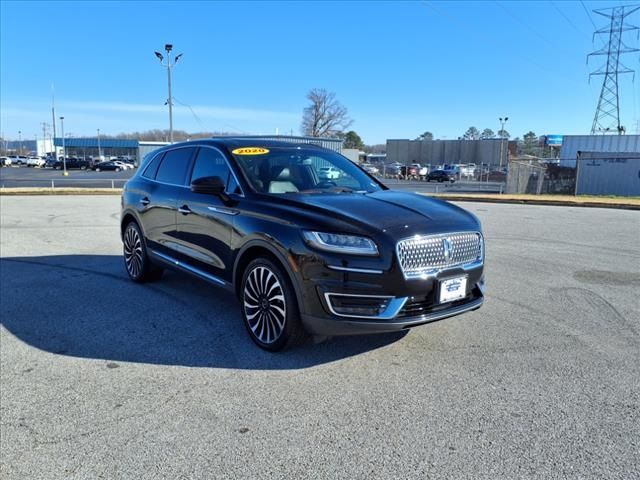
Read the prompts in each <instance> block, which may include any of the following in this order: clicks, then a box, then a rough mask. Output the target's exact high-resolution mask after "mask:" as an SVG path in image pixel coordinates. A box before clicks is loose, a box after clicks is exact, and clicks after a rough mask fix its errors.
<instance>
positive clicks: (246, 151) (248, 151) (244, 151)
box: [231, 147, 269, 155]
mask: <svg viewBox="0 0 640 480" xmlns="http://www.w3.org/2000/svg"><path fill="white" fill-rule="evenodd" d="M231 153H233V154H234V155H264V154H265V153H269V150H268V149H266V148H262V147H242V148H236V149H235V150H233V151H232V152H231Z"/></svg>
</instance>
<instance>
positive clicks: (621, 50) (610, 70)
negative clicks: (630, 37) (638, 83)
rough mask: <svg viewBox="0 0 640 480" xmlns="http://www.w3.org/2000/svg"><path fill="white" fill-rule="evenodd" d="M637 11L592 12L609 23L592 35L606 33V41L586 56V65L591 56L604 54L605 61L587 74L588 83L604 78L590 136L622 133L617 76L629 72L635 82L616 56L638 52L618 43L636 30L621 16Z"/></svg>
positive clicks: (629, 7)
mask: <svg viewBox="0 0 640 480" xmlns="http://www.w3.org/2000/svg"><path fill="white" fill-rule="evenodd" d="M638 9H640V5H627V6H623V7H611V8H603V9H600V10H594V11H593V12H594V13H597V14H598V15H602V16H603V17H606V18H608V19H609V20H610V22H609V25H608V26H606V27H604V28H601V29H599V30H596V31H595V32H594V33H593V36H594V38H595V36H596V35H601V34H609V42H608V43H607V44H605V45H603V47H602V48H601V49H600V50H597V51H595V52H592V53H590V54H589V55H587V62H588V61H589V57H590V56H591V55H606V56H607V62H606V64H605V65H603V66H602V67H600V68H599V69H598V70H596V71H594V72H592V73H591V74H589V80H591V76H592V75H604V81H603V82H602V90H601V91H600V98H599V100H598V107H597V108H596V115H595V117H594V118H593V125H592V127H591V134H592V135H593V134H595V133H607V132H611V133H613V132H617V133H618V134H619V135H621V134H622V133H624V131H625V129H624V127H623V126H622V125H620V97H619V95H618V75H619V74H624V73H633V74H634V81H635V71H634V70H632V69H630V68H627V67H625V66H624V65H623V64H622V63H621V62H620V56H621V55H623V54H625V53H633V52H638V51H640V49H637V48H630V47H628V46H627V45H625V43H624V42H623V40H622V36H623V33H624V32H628V31H632V30H636V31H638V30H639V28H638V27H636V26H634V25H631V24H628V23H625V21H624V19H625V17H628V16H629V15H631V14H632V13H633V12H635V11H636V10H638Z"/></svg>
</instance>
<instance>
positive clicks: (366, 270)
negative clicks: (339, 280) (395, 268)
mask: <svg viewBox="0 0 640 480" xmlns="http://www.w3.org/2000/svg"><path fill="white" fill-rule="evenodd" d="M327 268H328V269H330V270H338V271H340V272H353V273H372V274H375V275H382V274H383V273H384V272H383V271H382V270H374V269H371V268H352V267H338V266H337V265H327Z"/></svg>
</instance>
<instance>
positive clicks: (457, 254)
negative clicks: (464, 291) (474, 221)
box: [396, 232, 483, 278]
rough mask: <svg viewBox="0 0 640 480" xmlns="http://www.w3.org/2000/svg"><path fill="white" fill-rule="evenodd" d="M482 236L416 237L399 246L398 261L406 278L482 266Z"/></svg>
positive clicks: (442, 235) (461, 233) (454, 234)
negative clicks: (474, 265)
mask: <svg viewBox="0 0 640 480" xmlns="http://www.w3.org/2000/svg"><path fill="white" fill-rule="evenodd" d="M482 248H483V241H482V234H480V233H479V232H459V233H446V234H439V235H416V236H415V237H411V238H407V239H405V240H401V241H400V242H398V245H397V247H396V252H397V254H398V261H399V262H400V266H401V268H402V271H403V273H404V276H405V277H406V278H413V277H421V276H424V275H431V274H434V273H437V272H438V271H439V270H443V269H445V268H451V267H458V266H466V265H472V264H476V263H481V262H482V256H483V251H482Z"/></svg>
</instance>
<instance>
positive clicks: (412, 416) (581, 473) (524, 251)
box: [0, 197, 640, 479]
mask: <svg viewBox="0 0 640 480" xmlns="http://www.w3.org/2000/svg"><path fill="white" fill-rule="evenodd" d="M463 206H464V207H465V208H468V209H470V210H472V211H473V212H475V213H476V214H477V215H479V216H480V218H481V219H482V221H483V222H484V227H485V234H486V239H487V276H488V290H489V293H488V299H487V303H486V304H485V306H484V307H483V308H482V309H480V310H478V311H476V312H472V313H468V314H465V315H463V316H461V317H456V318H453V319H448V320H445V321H442V322H439V323H435V324H431V325H426V326H423V327H420V328H417V329H415V330H413V331H411V332H410V333H408V334H406V335H384V336H368V337H352V338H334V339H330V340H328V341H326V342H324V343H319V344H309V345H306V346H304V347H302V348H299V349H297V350H294V351H291V352H286V353H284V354H278V355H273V354H268V353H265V352H262V351H260V350H259V349H257V348H256V347H254V346H253V344H252V343H251V341H250V340H249V338H248V337H247V335H246V333H245V332H244V330H243V326H242V324H241V319H240V316H239V313H238V306H237V304H236V302H235V300H234V299H232V298H230V297H229V296H227V295H225V294H224V293H223V292H222V291H221V290H217V289H216V288H215V287H212V286H209V285H208V284H205V283H201V282H198V281H195V280H191V279H189V278H188V277H185V276H183V275H181V274H177V273H169V274H168V275H166V277H165V279H164V280H163V281H161V282H159V283H155V284H153V285H152V286H140V285H134V284H132V283H130V282H129V281H128V280H127V279H126V274H125V271H124V268H123V265H122V261H121V257H120V249H121V246H120V240H119V236H118V218H119V199H118V198H117V197H0V208H1V243H0V251H1V256H2V260H1V261H0V266H1V268H0V274H1V275H0V285H1V287H0V295H1V297H0V299H1V302H0V313H1V321H2V327H0V367H1V370H0V422H1V425H0V430H1V436H0V477H2V478H3V479H25V478H38V479H40V478H65V479H76V478H88V479H95V478H105V479H115V478H132V479H146V478H172V479H175V478H283V477H295V478H330V479H334V478H348V479H356V478H362V479H370V478H416V479H424V478H427V477H429V478H453V479H461V478H487V479H495V478H509V479H513V478H620V479H630V478H639V477H640V380H639V379H640V348H639V347H640V337H639V333H640V318H639V317H640V315H639V313H638V312H639V311H640V303H639V302H640V300H639V298H640V249H639V246H638V238H639V237H640V213H639V212H634V211H624V210H605V209H588V208H570V207H542V206H522V205H493V204H472V203H465V204H463Z"/></svg>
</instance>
